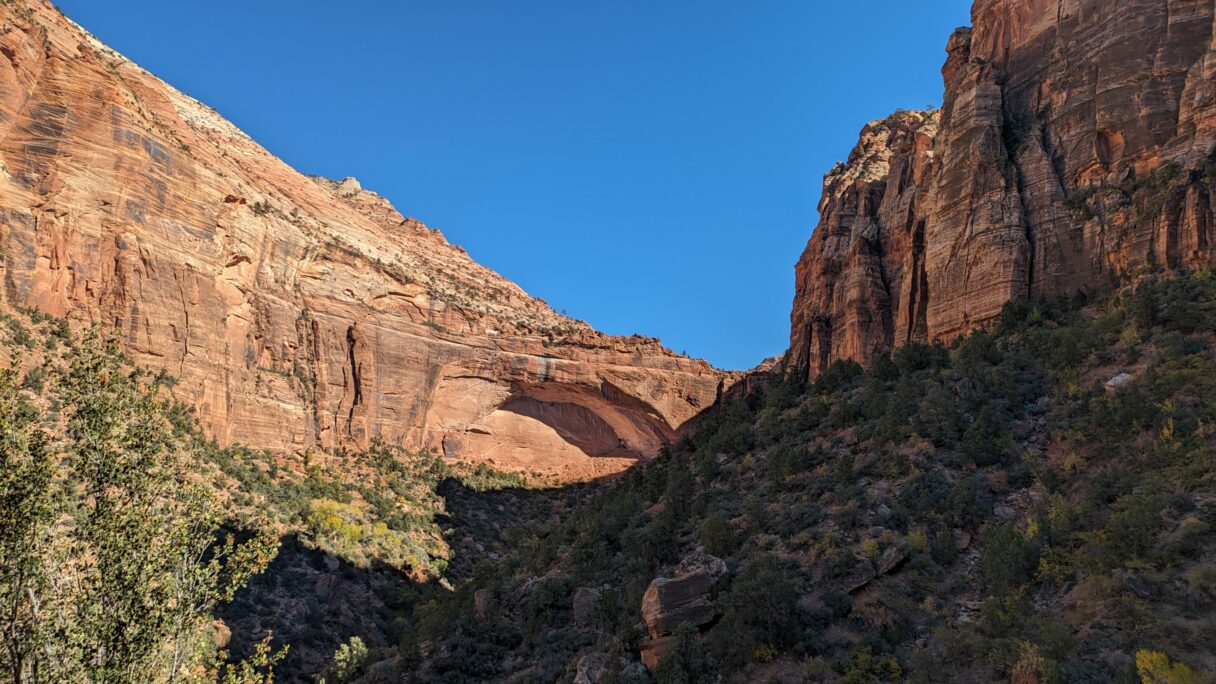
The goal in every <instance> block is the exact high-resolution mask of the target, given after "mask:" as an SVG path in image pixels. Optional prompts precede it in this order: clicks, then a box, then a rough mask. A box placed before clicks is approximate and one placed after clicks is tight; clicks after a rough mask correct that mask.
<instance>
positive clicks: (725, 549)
mask: <svg viewBox="0 0 1216 684" xmlns="http://www.w3.org/2000/svg"><path fill="white" fill-rule="evenodd" d="M736 544H737V542H736V539H735V530H734V528H732V527H731V526H730V521H729V520H727V519H726V516H725V515H722V513H720V512H718V511H714V512H713V513H710V514H709V517H708V518H706V519H705V522H704V523H702V524H701V545H702V546H704V547H705V551H706V553H709V554H710V555H714V556H720V557H722V556H729V555H730V554H732V553H734V550H735V547H736Z"/></svg>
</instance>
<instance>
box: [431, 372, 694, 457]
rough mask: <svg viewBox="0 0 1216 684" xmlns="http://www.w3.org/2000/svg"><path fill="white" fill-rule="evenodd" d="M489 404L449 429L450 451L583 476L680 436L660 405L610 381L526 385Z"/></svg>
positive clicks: (446, 450) (445, 444)
mask: <svg viewBox="0 0 1216 684" xmlns="http://www.w3.org/2000/svg"><path fill="white" fill-rule="evenodd" d="M487 408H488V410H487V411H486V412H485V413H484V415H482V416H481V417H480V418H479V419H477V420H475V421H473V422H471V423H470V424H468V426H467V427H465V428H464V429H462V430H459V431H447V432H445V434H444V435H443V439H442V451H443V454H444V456H446V457H448V458H454V459H461V460H467V461H474V462H481V463H488V464H490V465H492V466H496V467H500V468H506V469H510V470H522V471H530V472H544V473H554V472H556V473H558V476H559V478H560V479H571V480H583V479H589V478H595V477H603V476H606V475H612V474H615V473H618V472H620V471H622V470H624V469H626V468H628V467H629V466H631V465H633V464H635V463H636V462H637V461H638V460H642V459H646V458H650V457H653V456H655V455H657V454H658V453H659V450H660V449H662V448H663V446H664V445H666V444H669V443H671V442H672V441H673V440H674V439H675V436H676V430H675V428H673V427H672V426H671V425H670V424H669V423H668V422H667V420H666V419H664V418H663V417H662V415H661V414H660V413H659V411H658V410H657V409H655V408H654V407H653V406H651V405H649V404H648V403H646V402H645V401H643V400H641V399H638V398H637V397H634V396H632V395H631V394H629V393H627V392H625V391H623V390H621V389H620V388H619V387H617V386H615V385H613V384H612V383H610V382H607V381H601V382H600V383H599V384H598V385H590V384H576V383H567V382H539V383H531V384H522V385H518V386H515V387H513V388H511V389H510V391H509V392H508V393H507V394H506V396H505V398H503V399H502V400H501V401H499V402H498V403H496V404H494V405H492V406H490V407H487Z"/></svg>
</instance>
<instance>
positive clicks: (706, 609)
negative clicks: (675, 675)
mask: <svg viewBox="0 0 1216 684" xmlns="http://www.w3.org/2000/svg"><path fill="white" fill-rule="evenodd" d="M726 572H727V568H726V562H725V561H723V560H722V559H721V558H717V557H715V556H711V555H709V554H707V553H705V552H704V551H702V550H697V551H696V552H694V553H691V554H689V555H688V556H685V557H684V558H683V559H682V560H681V561H680V563H679V565H677V566H676V568H675V571H674V573H673V574H674V577H658V578H655V579H654V580H652V581H651V582H650V585H649V586H648V587H646V593H644V594H643V595H642V621H643V622H644V623H645V625H646V631H647V633H648V635H649V636H648V637H647V638H646V639H644V640H643V641H642V644H641V659H642V662H643V663H645V665H646V667H648V668H650V669H652V670H653V669H654V668H655V667H657V666H658V663H659V661H660V660H662V659H663V656H664V655H666V654H667V651H668V650H669V649H670V646H671V635H672V634H674V633H675V631H676V628H677V627H679V626H680V625H683V624H686V623H687V624H691V625H693V626H694V627H704V626H705V625H708V624H710V623H711V622H713V621H714V618H715V617H717V609H716V608H714V604H713V601H711V600H710V589H712V588H713V586H714V584H715V583H716V582H717V581H718V579H719V578H720V577H722V576H723V575H725V574H726Z"/></svg>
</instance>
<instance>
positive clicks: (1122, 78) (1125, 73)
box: [789, 0, 1216, 377]
mask: <svg viewBox="0 0 1216 684" xmlns="http://www.w3.org/2000/svg"><path fill="white" fill-rule="evenodd" d="M972 19H973V27H972V28H964V29H959V30H958V31H956V32H955V33H954V35H953V36H951V38H950V41H949V44H948V47H947V53H948V58H947V61H946V64H945V66H944V67H943V69H942V74H943V78H944V82H945V97H944V101H943V107H942V109H941V111H930V112H899V113H896V114H895V115H893V116H891V117H889V118H887V119H885V120H882V121H877V122H874V123H871V124H869V125H867V126H866V127H865V129H863V131H862V133H861V140H860V142H859V143H858V145H857V147H856V148H855V149H854V151H853V152H852V154H851V155H850V157H849V160H848V162H847V163H845V164H842V165H840V166H838V167H837V168H836V169H833V170H832V172H831V173H829V174H828V175H827V176H826V178H825V180H824V192H823V199H822V202H821V205H820V214H821V220H820V223H819V225H818V227H817V228H816V229H815V231H814V234H813V235H812V237H811V239H810V242H809V243H808V245H807V248H806V251H805V252H804V254H803V256H802V258H801V260H800V261H799V263H798V266H797V269H796V294H795V298H794V306H793V312H792V314H791V336H790V356H789V367H790V368H791V369H792V370H795V371H797V372H799V373H801V374H804V375H807V376H809V377H813V376H815V375H817V374H818V373H819V372H820V371H822V370H823V369H824V368H825V367H826V366H827V365H828V364H830V363H831V362H832V361H834V360H837V359H854V360H857V361H860V362H862V363H866V362H868V361H870V360H871V359H873V358H874V356H875V355H876V354H880V353H885V352H887V351H889V350H891V349H892V348H894V347H897V346H899V345H900V344H904V343H906V342H910V341H921V342H926V341H933V340H941V341H950V340H953V339H955V338H957V337H958V336H960V335H962V334H964V333H966V332H968V331H970V330H972V329H974V328H976V327H979V326H982V325H984V324H986V323H987V322H989V321H991V320H993V319H994V318H995V317H996V316H997V315H998V314H999V313H1000V311H1001V308H1002V307H1003V306H1004V304H1005V303H1006V302H1009V301H1011V300H1016V299H1027V298H1039V297H1053V296H1060V295H1072V294H1073V293H1075V292H1076V291H1078V290H1085V291H1089V292H1096V291H1100V290H1104V289H1109V288H1111V287H1113V286H1114V285H1116V284H1117V283H1118V282H1119V281H1120V279H1121V278H1126V277H1129V276H1134V275H1136V274H1137V273H1140V272H1143V271H1145V270H1151V269H1154V268H1166V269H1177V268H1194V267H1199V266H1203V265H1207V264H1210V263H1211V262H1212V260H1213V255H1214V253H1216V252H1214V249H1216V243H1214V239H1216V235H1214V234H1213V223H1214V221H1213V219H1214V217H1216V192H1214V191H1213V190H1214V186H1216V43H1214V42H1213V41H1214V39H1216V31H1214V30H1213V24H1214V22H1216V8H1214V7H1213V5H1212V3H1210V2H1194V1H1191V0H1134V1H1132V2H1122V3H1094V2H1082V1H1079V0H1033V1H1029V2H1027V1H1025V0H981V1H980V2H977V3H975V5H974V7H973V10H972Z"/></svg>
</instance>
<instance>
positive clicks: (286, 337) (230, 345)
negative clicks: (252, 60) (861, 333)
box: [0, 0, 731, 480]
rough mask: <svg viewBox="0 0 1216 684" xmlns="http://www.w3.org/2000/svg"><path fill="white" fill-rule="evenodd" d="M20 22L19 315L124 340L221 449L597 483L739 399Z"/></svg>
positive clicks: (48, 18)
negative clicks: (80, 325) (355, 456)
mask: <svg viewBox="0 0 1216 684" xmlns="http://www.w3.org/2000/svg"><path fill="white" fill-rule="evenodd" d="M0 20H2V21H3V24H4V31H3V33H2V34H0V246H2V248H3V263H2V267H3V288H2V295H3V299H4V304H5V305H6V306H8V307H31V308H37V309H40V310H42V311H44V312H47V313H49V314H53V315H56V316H67V317H70V318H72V319H77V320H83V321H90V322H93V323H97V324H99V325H101V326H102V327H104V328H111V327H112V328H116V329H117V330H118V331H120V333H121V336H122V339H123V341H124V343H125V346H126V348H127V350H128V351H129V353H130V354H131V356H132V357H133V358H134V359H135V361H137V362H138V363H140V364H142V365H145V366H148V367H151V368H156V369H164V370H165V371H167V372H168V373H169V374H171V375H173V376H174V377H176V378H177V379H178V383H177V385H176V387H175V388H174V391H175V393H176V394H177V395H178V396H179V397H180V398H182V399H184V400H186V401H188V402H189V403H191V404H193V405H194V406H196V407H197V409H198V414H199V416H200V419H201V421H202V423H203V425H204V427H205V428H206V429H207V431H208V432H209V434H211V435H212V436H214V437H215V438H216V439H217V440H218V441H219V442H221V443H224V444H229V443H234V442H240V443H244V444H247V445H250V446H252V447H256V448H262V449H268V450H274V451H287V450H297V451H303V450H307V449H311V448H335V447H346V446H351V447H360V446H364V445H366V444H368V443H369V442H370V441H372V440H374V439H379V440H384V441H387V442H391V443H397V444H402V445H405V446H407V447H412V448H417V447H430V448H433V449H436V450H438V451H440V452H441V453H443V454H444V455H446V456H448V457H452V458H461V459H469V460H473V461H477V462H486V463H491V464H494V465H496V466H499V467H502V468H508V469H515V470H524V471H533V472H539V473H544V474H546V475H550V476H553V477H556V478H558V479H563V480H568V479H585V478H590V477H595V476H599V475H603V474H607V473H612V472H617V471H619V470H620V469H622V468H624V467H627V466H628V465H629V464H631V463H633V462H635V460H636V459H638V458H644V457H648V456H651V455H654V454H655V453H657V451H658V450H659V449H660V448H661V446H662V445H663V444H664V443H666V442H668V441H669V440H671V439H672V438H673V436H674V434H675V430H676V429H677V428H678V427H679V426H680V425H681V424H682V423H684V422H685V421H687V420H688V419H689V418H690V417H692V416H693V415H695V414H696V413H698V412H699V411H701V410H702V409H705V408H706V407H708V406H710V405H711V404H712V403H713V402H714V401H715V400H716V398H717V396H718V394H719V392H720V391H722V389H723V387H724V385H726V384H728V382H729V381H730V380H731V376H729V375H728V374H725V373H722V372H720V371H717V370H715V369H713V368H711V367H710V366H709V365H708V364H706V363H704V362H702V361H696V360H692V359H689V358H686V357H683V356H679V355H676V354H674V353H672V352H670V351H669V350H667V349H665V348H664V347H662V346H661V345H660V344H659V343H658V341H657V340H653V339H648V338H642V337H638V336H634V337H613V336H608V335H604V334H601V333H598V332H596V331H595V330H592V329H591V328H590V327H589V326H587V325H586V324H585V323H582V322H580V321H575V320H571V319H569V318H566V317H564V316H561V315H559V314H557V313H555V312H554V311H553V310H552V309H551V308H550V307H549V306H548V305H546V304H545V303H544V302H543V301H541V300H538V299H535V298H532V297H530V296H528V295H527V294H526V293H525V292H523V291H522V290H521V289H520V288H519V287H518V286H516V285H515V284H513V283H511V282H509V281H508V280H506V279H504V278H502V277H500V276H499V275H498V274H496V273H494V272H492V271H490V270H489V269H486V268H484V267H482V266H480V265H478V264H477V263H475V262H474V261H473V260H472V259H470V258H469V257H468V255H466V254H465V252H464V250H462V249H460V248H459V247H456V246H454V245H452V244H450V243H448V242H447V241H446V240H445V239H444V237H443V236H442V235H441V234H440V233H439V232H437V231H435V230H431V229H428V228H427V227H426V226H424V225H422V224H421V223H419V222H417V221H414V220H412V219H408V218H404V217H403V216H402V215H401V214H399V213H398V212H397V211H396V210H395V209H394V208H393V207H392V205H390V204H389V203H388V202H387V201H386V200H385V199H383V198H381V197H379V196H377V195H375V194H374V193H371V192H368V191H366V190H363V189H362V188H361V187H360V186H359V184H358V183H357V182H355V181H354V180H353V179H347V180H345V181H342V182H336V181H329V180H326V179H320V178H311V177H306V176H304V175H301V174H300V173H297V172H296V171H294V170H293V169H291V168H290V167H288V166H287V165H286V164H284V163H283V162H282V161H280V160H279V159H277V158H275V157H274V156H273V155H271V154H270V153H268V152H267V151H266V150H264V149H262V148H261V147H260V146H258V145H257V144H256V143H255V142H254V141H253V140H251V139H250V138H249V137H247V136H246V135H244V134H243V133H242V132H240V131H239V130H237V129H236V128H235V127H234V126H233V125H232V124H230V123H229V122H227V121H226V120H224V119H223V118H222V117H221V116H219V115H218V114H217V113H216V112H214V111H212V110H210V109H208V108H207V107H205V106H204V105H202V104H200V103H199V102H197V101H195V100H193V99H191V98H189V97H187V96H185V95H183V94H182V93H180V92H178V91H176V90H175V89H173V88H172V87H170V86H168V85H166V84H165V83H163V82H161V81H160V80H159V79H157V78H156V77H154V76H152V75H151V74H149V73H148V72H147V71H144V70H143V69H141V68H139V67H138V66H136V65H135V64H132V63H131V62H130V61H128V60H127V59H125V58H123V57H122V56H121V55H119V54H118V53H116V52H114V51H112V50H110V49H109V48H107V47H106V46H105V45H103V44H101V43H100V42H98V41H97V40H96V39H95V38H93V37H92V36H90V35H89V34H88V33H87V32H85V31H84V30H83V29H81V28H80V27H78V26H76V25H75V24H73V23H72V22H71V21H69V20H68V19H67V18H65V17H64V16H63V15H62V14H60V13H59V11H58V10H56V9H55V8H54V7H53V6H52V5H51V4H50V3H49V2H44V1H42V0H3V2H2V3H0Z"/></svg>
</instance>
